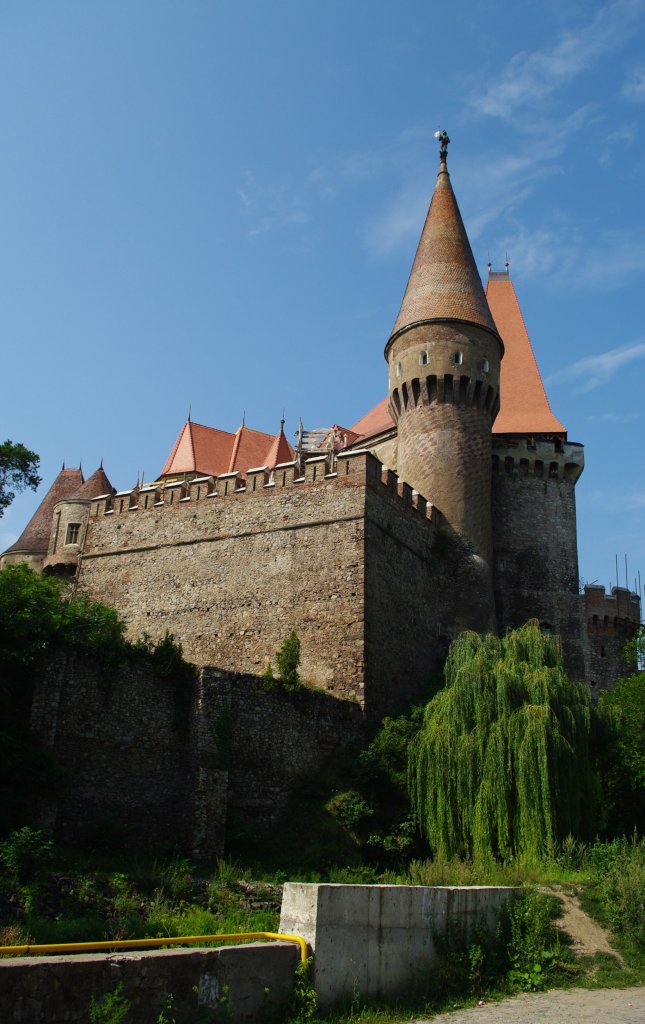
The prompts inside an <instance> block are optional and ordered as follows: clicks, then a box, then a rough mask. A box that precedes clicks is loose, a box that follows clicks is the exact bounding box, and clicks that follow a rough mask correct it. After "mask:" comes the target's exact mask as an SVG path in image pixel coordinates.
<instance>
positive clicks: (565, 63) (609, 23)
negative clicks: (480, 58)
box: [470, 0, 644, 119]
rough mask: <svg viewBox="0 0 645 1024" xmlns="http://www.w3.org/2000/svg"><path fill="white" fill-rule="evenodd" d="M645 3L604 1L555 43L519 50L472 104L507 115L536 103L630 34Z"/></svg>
mask: <svg viewBox="0 0 645 1024" xmlns="http://www.w3.org/2000/svg"><path fill="white" fill-rule="evenodd" d="M643 7H644V4H643V0H614V3H609V4H606V5H603V6H602V7H600V9H599V10H598V11H597V13H596V15H595V16H594V18H593V19H592V20H591V21H590V22H589V24H587V25H583V26H581V27H578V28H576V29H571V30H569V31H567V32H565V33H563V34H562V35H561V37H560V39H559V40H558V41H557V42H556V43H555V44H554V45H553V46H551V47H548V48H545V49H542V50H535V51H533V52H531V51H527V50H524V51H522V52H520V53H516V54H515V55H514V56H513V57H512V58H511V60H510V61H509V63H508V64H507V66H506V68H505V69H504V70H503V71H502V74H501V76H500V78H499V79H498V80H497V82H495V83H494V84H493V85H491V86H489V87H488V88H487V89H486V90H485V91H484V92H483V93H482V94H481V95H477V94H473V95H471V97H470V102H471V105H472V106H473V107H474V108H475V109H476V110H478V111H480V112H481V113H483V114H488V115H489V116H491V117H499V118H504V119H508V118H511V117H512V116H513V115H514V114H515V113H516V112H517V111H519V110H520V109H522V108H528V107H536V106H537V105H538V104H540V103H542V102H543V101H544V100H545V98H546V97H547V96H549V95H550V94H551V93H553V92H554V91H555V90H557V89H558V88H559V87H560V86H563V85H566V84H567V83H568V82H570V81H571V80H572V79H573V78H575V77H576V76H577V75H579V74H580V73H581V72H583V71H585V70H586V69H587V68H589V67H590V66H591V65H592V64H593V62H594V61H595V60H596V59H597V58H599V57H601V56H602V55H603V54H605V53H608V52H610V51H611V50H613V49H615V48H616V47H617V46H619V45H620V44H621V43H622V42H623V41H624V40H626V39H627V38H629V34H630V32H631V30H632V27H633V25H634V24H635V23H636V22H637V20H638V18H639V17H640V16H641V15H642V12H643Z"/></svg>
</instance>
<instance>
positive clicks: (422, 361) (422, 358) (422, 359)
mask: <svg viewBox="0 0 645 1024" xmlns="http://www.w3.org/2000/svg"><path fill="white" fill-rule="evenodd" d="M419 363H420V364H421V366H427V365H428V353H427V352H422V353H421V355H420V357H419Z"/></svg>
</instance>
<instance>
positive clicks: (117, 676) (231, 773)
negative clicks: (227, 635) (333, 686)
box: [31, 651, 364, 860]
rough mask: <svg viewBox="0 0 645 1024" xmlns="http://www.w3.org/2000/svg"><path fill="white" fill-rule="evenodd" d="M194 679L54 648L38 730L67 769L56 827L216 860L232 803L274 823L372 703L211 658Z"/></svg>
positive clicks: (37, 702) (258, 828)
mask: <svg viewBox="0 0 645 1024" xmlns="http://www.w3.org/2000/svg"><path fill="white" fill-rule="evenodd" d="M187 685H188V692H187V694H185V695H186V696H187V699H186V700H178V699H177V698H178V693H177V691H176V684H175V682H174V681H173V680H172V679H171V680H168V679H159V678H158V677H156V676H155V675H154V674H153V673H152V671H151V670H150V666H149V665H148V664H146V663H144V662H139V661H137V660H134V661H133V662H126V663H124V664H123V665H122V666H121V667H120V668H119V669H118V671H116V672H114V673H112V674H110V675H107V676H106V675H104V674H102V672H101V668H100V666H99V665H98V664H96V663H95V662H93V661H91V660H88V659H84V658H79V657H77V656H76V655H74V654H69V653H67V652H65V651H59V652H57V653H56V654H55V655H54V656H52V657H51V658H50V659H49V661H48V663H47V665H46V666H45V667H44V670H43V674H42V676H41V678H40V680H39V682H38V683H37V684H36V686H35V691H34V698H33V704H32V713H31V730H32V732H33V734H34V735H35V736H36V737H38V738H39V739H40V740H41V742H42V743H43V744H44V745H45V746H46V747H47V748H48V749H49V750H50V752H51V753H52V754H53V756H54V758H55V759H56V761H57V762H58V763H59V764H60V765H61V767H62V768H63V770H64V778H63V781H62V784H61V787H60V792H59V793H58V796H57V798H56V799H50V800H48V801H46V802H43V803H42V805H41V806H40V807H39V808H38V809H37V812H36V813H37V815H38V817H39V819H40V821H41V822H42V824H43V825H44V826H45V827H46V828H47V830H48V832H49V833H50V834H52V835H55V836H56V837H57V838H58V839H60V840H62V841H64V842H68V843H71V844H76V843H88V842H90V843H91V842H99V843H101V844H103V843H105V842H106V841H108V840H109V839H110V838H113V839H114V841H116V842H119V843H122V844H126V845H127V846H128V848H129V849H133V850H142V851H146V852H149V851H150V850H151V849H152V850H154V849H163V848H166V849H169V848H175V847H179V848H180V849H181V850H182V852H184V853H185V854H189V855H191V856H194V857H195V858H196V859H200V860H211V859H212V858H214V857H216V856H221V855H222V854H223V853H224V851H225V839H226V828H227V819H228V816H229V814H232V815H233V816H234V817H235V818H236V819H237V821H238V823H239V822H240V821H242V822H243V823H244V825H245V827H246V828H247V829H248V831H249V833H250V834H252V835H254V836H260V835H262V834H264V833H266V832H267V831H269V830H270V829H271V828H272V827H274V826H275V825H276V824H277V823H278V822H279V820H280V817H281V815H282V814H283V813H284V811H285V809H286V806H287V803H288V801H289V797H290V796H291V793H292V792H293V789H294V786H296V785H297V784H298V783H299V782H300V780H302V779H304V778H306V777H307V776H308V775H309V774H310V773H311V772H314V771H316V770H318V769H319V768H320V767H321V766H322V765H324V764H325V762H326V761H327V760H328V758H329V757H331V756H333V752H334V750H335V749H336V748H337V747H339V746H342V745H345V744H347V743H356V742H359V741H360V737H361V736H362V732H363V728H364V715H363V713H362V711H361V709H360V707H359V706H358V705H357V704H356V703H354V702H350V701H342V700H338V699H337V698H335V697H332V696H329V695H327V694H325V693H319V692H316V691H311V690H307V689H304V688H303V689H302V690H301V691H297V692H295V693H284V692H283V691H282V690H281V689H280V688H279V686H277V685H276V686H275V687H274V688H273V689H271V690H267V689H266V687H265V686H264V684H263V682H262V680H260V679H258V678H256V677H253V676H245V675H241V674H237V673H226V672H222V671H219V670H216V669H209V668H206V669H204V670H203V671H202V672H201V673H200V675H199V677H198V678H197V679H196V680H195V681H194V684H193V685H190V684H187Z"/></svg>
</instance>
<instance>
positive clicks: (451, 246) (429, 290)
mask: <svg viewBox="0 0 645 1024" xmlns="http://www.w3.org/2000/svg"><path fill="white" fill-rule="evenodd" d="M435 137H436V138H437V139H438V140H439V142H440V145H441V150H440V159H441V165H440V167H439V173H438V175H437V181H436V184H435V189H434V194H433V196H432V201H431V203H430V209H429V210H428V216H427V217H426V222H425V224H424V226H423V231H422V232H421V238H420V240H419V246H418V249H417V252H416V256H415V258H414V263H413V264H412V270H411V272H410V277H409V279H408V283H407V287H406V289H405V295H404V296H403V302H402V303H401V309H400V311H399V315H398V317H397V318H396V322H395V324H394V327H393V329H392V334H391V335H390V341H389V342H388V346H389V345H390V343H391V342H392V341H393V340H394V338H395V337H397V336H398V335H399V334H401V333H402V332H403V331H405V330H408V329H409V328H410V327H413V326H415V325H417V324H421V323H428V322H429V321H436V320H440V321H441V320H444V321H445V320H448V321H455V320H462V321H464V322H465V323H472V324H479V326H481V327H485V328H487V329H488V330H489V331H492V332H494V334H495V335H497V329H496V327H495V323H494V321H493V318H492V316H491V313H490V310H489V308H488V305H487V303H486V296H485V295H484V289H483V288H482V283H481V280H480V277H479V272H478V270H477V265H476V263H475V258H474V256H473V252H472V249H471V248H470V242H469V241H468V235H467V234H466V229H465V227H464V223H463V221H462V219H461V214H460V212H459V207H458V205H457V200H456V198H455V194H454V192H453V190H452V184H451V182H450V175H449V174H448V168H447V166H446V158H447V151H448V143H449V142H450V139H449V138H448V135H447V133H446V132H445V131H437V132H435ZM386 352H387V347H386Z"/></svg>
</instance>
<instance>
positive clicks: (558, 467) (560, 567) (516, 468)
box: [492, 442, 585, 680]
mask: <svg viewBox="0 0 645 1024" xmlns="http://www.w3.org/2000/svg"><path fill="white" fill-rule="evenodd" d="M578 449H579V446H573V445H566V446H565V450H564V451H563V452H559V451H557V450H556V449H555V447H554V445H553V443H552V442H538V445H537V447H536V448H532V449H529V448H528V447H527V445H526V442H522V443H521V445H520V444H519V443H518V445H517V446H516V447H515V448H514V449H513V450H512V451H511V450H510V449H508V450H507V449H506V448H504V447H500V446H499V445H497V446H496V448H495V453H496V454H495V457H494V460H493V488H492V491H493V550H494V569H495V576H494V580H495V600H496V606H497V619H498V629H499V632H500V633H501V634H503V633H504V632H505V631H506V630H507V629H515V628H516V627H517V626H520V625H522V623H524V622H526V621H527V619H539V621H540V622H541V623H542V625H543V628H546V629H549V630H550V631H551V632H553V633H554V634H558V635H559V636H560V637H561V638H562V646H563V654H564V660H565V665H566V668H567V671H568V672H569V674H570V675H571V676H572V678H574V679H578V680H581V679H584V678H585V656H584V642H583V621H582V602H581V599H580V595H579V593H578V585H579V581H578V549H577V536H576V499H575V489H574V488H575V481H576V479H577V477H578V475H579V473H580V472H581V455H580V454H579V451H578Z"/></svg>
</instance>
